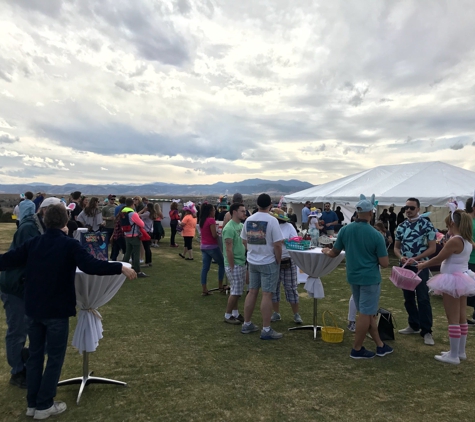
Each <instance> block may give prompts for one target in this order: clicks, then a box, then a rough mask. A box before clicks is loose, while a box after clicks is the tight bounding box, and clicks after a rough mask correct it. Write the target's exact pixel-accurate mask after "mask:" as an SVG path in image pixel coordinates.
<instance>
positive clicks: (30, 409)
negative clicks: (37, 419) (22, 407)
mask: <svg viewBox="0 0 475 422" xmlns="http://www.w3.org/2000/svg"><path fill="white" fill-rule="evenodd" d="M35 410H36V407H27V408H26V416H35Z"/></svg>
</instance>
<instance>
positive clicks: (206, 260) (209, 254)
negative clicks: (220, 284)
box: [201, 247, 224, 285]
mask: <svg viewBox="0 0 475 422" xmlns="http://www.w3.org/2000/svg"><path fill="white" fill-rule="evenodd" d="M201 256H202V258H203V267H202V268H201V285H206V279H207V277H208V271H209V269H210V267H211V261H212V260H213V259H214V260H215V261H216V262H217V263H218V266H219V267H218V281H223V278H224V258H223V254H222V253H221V250H220V249H219V247H216V248H213V249H201Z"/></svg>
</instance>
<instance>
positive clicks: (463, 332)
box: [459, 324, 468, 355]
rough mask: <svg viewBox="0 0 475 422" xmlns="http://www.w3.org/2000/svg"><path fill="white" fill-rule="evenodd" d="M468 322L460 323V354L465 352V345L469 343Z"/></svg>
mask: <svg viewBox="0 0 475 422" xmlns="http://www.w3.org/2000/svg"><path fill="white" fill-rule="evenodd" d="M467 335H468V324H460V346H459V354H460V355H463V354H464V353H465V345H466V344H467Z"/></svg>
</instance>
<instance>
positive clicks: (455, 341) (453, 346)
mask: <svg viewBox="0 0 475 422" xmlns="http://www.w3.org/2000/svg"><path fill="white" fill-rule="evenodd" d="M449 341H450V357H451V358H453V359H458V357H459V348H460V325H458V324H457V325H455V324H454V325H449Z"/></svg>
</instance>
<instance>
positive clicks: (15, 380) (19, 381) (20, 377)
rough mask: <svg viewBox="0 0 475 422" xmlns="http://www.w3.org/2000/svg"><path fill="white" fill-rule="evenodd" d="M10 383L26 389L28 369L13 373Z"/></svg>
mask: <svg viewBox="0 0 475 422" xmlns="http://www.w3.org/2000/svg"><path fill="white" fill-rule="evenodd" d="M10 385H14V386H15V387H18V388H21V389H23V390H26V371H25V370H23V371H21V372H18V374H12V376H11V377H10Z"/></svg>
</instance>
